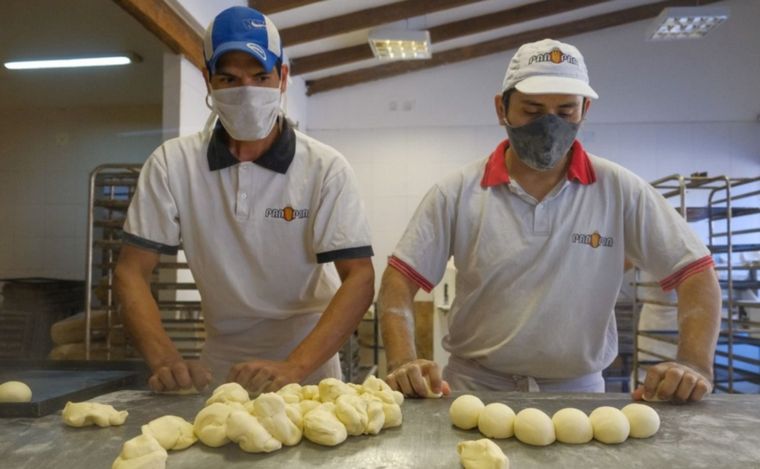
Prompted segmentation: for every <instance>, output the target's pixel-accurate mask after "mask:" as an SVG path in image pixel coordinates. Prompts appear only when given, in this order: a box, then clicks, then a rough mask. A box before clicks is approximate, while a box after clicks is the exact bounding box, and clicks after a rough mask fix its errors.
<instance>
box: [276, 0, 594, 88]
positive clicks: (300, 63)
mask: <svg viewBox="0 0 760 469" xmlns="http://www.w3.org/2000/svg"><path fill="white" fill-rule="evenodd" d="M606 1H609V0H547V1H543V2H538V3H530V4H528V5H522V6H519V7H516V8H509V9H507V10H501V11H497V12H493V13H487V14H485V15H481V16H477V17H474V18H467V19H464V20H460V21H454V22H452V23H446V24H442V25H439V26H435V27H433V28H429V31H430V42H431V43H432V44H437V43H439V42H443V41H448V40H450V39H455V38H458V37H462V36H467V35H470V34H476V33H481V32H483V31H488V30H491V29H497V28H503V27H506V26H511V25H513V24H518V23H522V22H525V21H531V20H535V19H539V18H544V17H546V16H550V15H557V14H560V13H565V12H567V11H571V10H575V9H578V8H584V7H588V6H591V5H596V4H598V3H603V2H606ZM373 57H374V55H373V54H372V49H371V48H370V47H369V44H360V45H357V46H352V47H346V48H343V49H338V50H333V51H328V52H322V53H319V54H314V55H307V56H303V57H298V58H295V59H291V61H290V74H291V75H292V76H296V75H303V74H305V73H311V72H314V71H317V70H323V69H326V68H330V67H337V66H339V65H345V64H347V63H351V62H358V61H361V60H367V59H371V58H373Z"/></svg>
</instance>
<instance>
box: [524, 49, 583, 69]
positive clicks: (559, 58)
mask: <svg viewBox="0 0 760 469" xmlns="http://www.w3.org/2000/svg"><path fill="white" fill-rule="evenodd" d="M542 62H551V63H553V64H561V63H562V62H567V63H569V64H573V65H578V59H576V58H575V57H573V56H572V55H570V54H563V53H562V51H561V50H559V48H558V47H555V48H554V49H552V50H550V51H549V52H544V53H543V54H536V55H533V56H531V57H530V59H528V65H530V64H532V63H542Z"/></svg>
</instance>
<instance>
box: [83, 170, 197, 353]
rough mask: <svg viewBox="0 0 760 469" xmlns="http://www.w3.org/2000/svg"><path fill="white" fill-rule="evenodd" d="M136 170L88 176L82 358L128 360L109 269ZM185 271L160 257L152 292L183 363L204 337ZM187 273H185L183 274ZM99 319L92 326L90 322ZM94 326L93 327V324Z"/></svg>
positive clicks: (118, 245)
mask: <svg viewBox="0 0 760 469" xmlns="http://www.w3.org/2000/svg"><path fill="white" fill-rule="evenodd" d="M141 167H142V166H141V165H138V164H106V165H101V166H98V167H97V168H95V169H94V170H93V171H92V172H91V173H90V187H89V206H88V217H87V254H86V262H87V264H86V266H85V270H86V274H85V277H86V278H85V282H86V285H85V332H86V333H85V356H86V358H87V359H88V360H90V359H92V358H93V356H94V353H93V352H94V350H95V348H96V345H97V349H98V352H99V356H98V357H97V358H102V359H106V360H113V359H122V358H133V357H136V356H137V353H136V351H135V350H134V349H133V348H132V347H130V346H129V342H128V340H126V338H125V334H124V329H123V326H122V324H121V321H120V320H119V316H118V312H119V305H118V303H117V301H116V297H115V295H114V292H113V280H114V269H115V266H116V260H117V258H118V253H119V249H120V248H121V239H122V233H123V231H122V225H123V224H124V219H125V217H126V212H127V208H128V207H129V202H130V201H131V199H132V196H133V195H134V192H135V188H136V187H137V180H138V177H139V175H140V169H141ZM186 269H188V266H187V264H186V263H184V262H180V261H178V260H177V258H175V257H172V256H164V255H161V259H160V261H159V264H158V267H157V268H156V270H155V271H154V273H153V279H152V280H153V281H152V282H151V291H152V293H153V296H154V298H156V300H157V303H158V306H159V311H160V313H161V319H162V322H163V324H164V327H165V328H166V331H167V333H168V334H169V337H170V338H171V339H172V340H173V341H174V343H175V344H176V346H177V349H178V350H179V352H180V353H181V354H182V355H183V356H184V357H186V358H197V357H198V356H199V354H200V350H201V347H202V346H203V342H204V338H205V330H204V326H203V318H202V315H201V308H200V301H198V300H197V299H195V298H192V299H190V300H187V299H182V298H181V297H186V296H191V297H192V296H193V293H189V294H188V293H187V292H192V291H194V290H196V286H195V284H194V283H193V282H181V281H178V280H177V277H178V275H179V274H180V273H181V272H182V271H184V270H186ZM188 272H189V271H188ZM96 316H98V320H97V321H95V320H94V319H95V317H96ZM96 324H97V325H96Z"/></svg>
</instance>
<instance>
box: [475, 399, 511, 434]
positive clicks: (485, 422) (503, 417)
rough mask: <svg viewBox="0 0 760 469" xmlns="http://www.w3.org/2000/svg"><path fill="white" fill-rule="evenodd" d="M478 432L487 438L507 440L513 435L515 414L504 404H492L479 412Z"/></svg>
mask: <svg viewBox="0 0 760 469" xmlns="http://www.w3.org/2000/svg"><path fill="white" fill-rule="evenodd" d="M478 430H480V433H482V434H483V435H485V436H487V437H488V438H509V437H511V436H512V435H514V434H515V412H514V411H513V410H512V409H511V408H510V407H509V406H508V405H506V404H502V403H501V402H492V403H490V404H488V405H487V406H485V407H484V408H483V410H482V411H481V412H480V416H478Z"/></svg>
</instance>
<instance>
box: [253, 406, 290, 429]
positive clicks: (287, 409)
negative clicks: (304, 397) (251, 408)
mask: <svg viewBox="0 0 760 469" xmlns="http://www.w3.org/2000/svg"><path fill="white" fill-rule="evenodd" d="M299 404H300V403H299ZM299 404H285V415H287V416H288V419H290V421H291V422H293V425H295V426H296V427H298V431H300V432H303V412H301V406H300V405H299ZM249 413H250V412H249Z"/></svg>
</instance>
